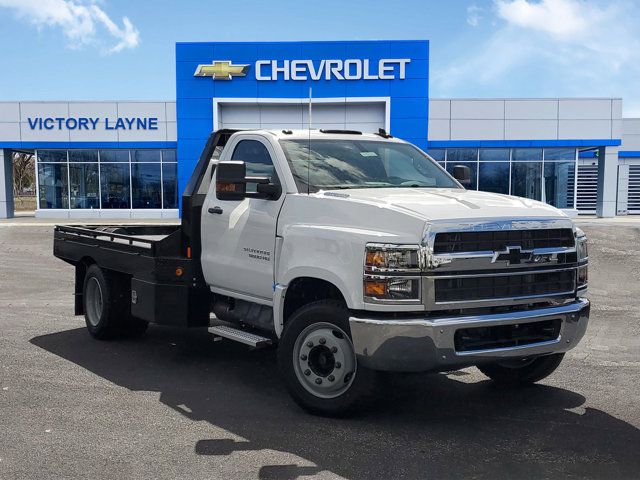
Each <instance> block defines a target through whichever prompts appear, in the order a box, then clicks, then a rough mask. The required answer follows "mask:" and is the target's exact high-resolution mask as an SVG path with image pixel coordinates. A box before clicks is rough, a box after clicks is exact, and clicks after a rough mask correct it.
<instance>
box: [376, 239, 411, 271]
mask: <svg viewBox="0 0 640 480" xmlns="http://www.w3.org/2000/svg"><path fill="white" fill-rule="evenodd" d="M418 252H419V249H418V247H417V246H414V245H407V246H404V245H382V244H375V243H374V244H369V245H367V247H366V252H365V261H364V271H365V272H368V273H370V272H417V271H420V260H419V255H418Z"/></svg>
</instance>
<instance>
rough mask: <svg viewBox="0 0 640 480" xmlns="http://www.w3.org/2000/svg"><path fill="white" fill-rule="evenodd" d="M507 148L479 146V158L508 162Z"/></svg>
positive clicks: (482, 160) (483, 160)
mask: <svg viewBox="0 0 640 480" xmlns="http://www.w3.org/2000/svg"><path fill="white" fill-rule="evenodd" d="M509 152H510V150H509V149H508V148H481V149H480V152H479V158H480V161H481V162H508V161H509Z"/></svg>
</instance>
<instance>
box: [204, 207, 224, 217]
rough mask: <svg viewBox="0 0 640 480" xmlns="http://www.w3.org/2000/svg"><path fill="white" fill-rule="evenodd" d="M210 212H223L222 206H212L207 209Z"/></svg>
mask: <svg viewBox="0 0 640 480" xmlns="http://www.w3.org/2000/svg"><path fill="white" fill-rule="evenodd" d="M207 211H208V212H209V213H217V214H218V215H219V214H221V213H222V208H220V207H212V208H209V210H207Z"/></svg>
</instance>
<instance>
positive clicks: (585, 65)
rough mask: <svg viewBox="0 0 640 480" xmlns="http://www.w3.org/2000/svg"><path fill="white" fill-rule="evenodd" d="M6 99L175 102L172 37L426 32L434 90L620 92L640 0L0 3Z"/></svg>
mask: <svg viewBox="0 0 640 480" xmlns="http://www.w3.org/2000/svg"><path fill="white" fill-rule="evenodd" d="M0 20H1V22H0V25H2V26H1V27H0V58H2V62H3V65H4V66H5V68H4V71H3V74H2V75H0V100H59V99H65V100H67V99H74V100H111V99H118V100H121V99H122V100H125V99H140V100H145V99H154V100H165V99H167V100H171V99H173V98H174V97H175V79H174V76H175V71H174V63H173V62H174V44H175V42H176V41H278V40H280V41H286V40H294V41H295V40H351V39H428V40H430V41H431V66H430V68H431V84H430V96H431V97H432V98H439V97H555V96H569V97H571V96H587V97H598V96H615V97H623V98H624V114H625V115H626V116H640V27H638V25H637V23H638V20H640V2H634V1H633V0H621V1H618V2H614V1H591V0H584V1H583V0H484V1H481V0H475V1H473V0H470V1H467V0H449V1H443V0H441V1H432V0H408V1H395V2H389V1H388V0H387V1H378V0H368V1H355V0H351V1H345V0H341V1H334V0H324V1H322V2H303V1H300V0H298V1H284V0H283V1H277V0H271V1H265V0H246V1H245V0H236V1H235V2H222V1H196V0H182V1H175V2H172V1H168V0H158V1H143V0H136V1H131V0H126V1H125V0H95V1H93V0H0Z"/></svg>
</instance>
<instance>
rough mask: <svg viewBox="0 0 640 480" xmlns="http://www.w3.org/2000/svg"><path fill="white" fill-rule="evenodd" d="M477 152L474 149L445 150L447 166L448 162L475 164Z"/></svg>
mask: <svg viewBox="0 0 640 480" xmlns="http://www.w3.org/2000/svg"><path fill="white" fill-rule="evenodd" d="M477 160H478V150H477V149H475V148H450V149H449V150H447V165H448V164H449V163H450V162H475V161H477Z"/></svg>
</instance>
